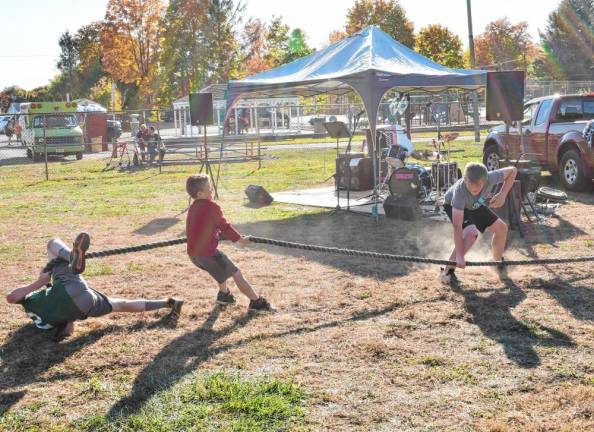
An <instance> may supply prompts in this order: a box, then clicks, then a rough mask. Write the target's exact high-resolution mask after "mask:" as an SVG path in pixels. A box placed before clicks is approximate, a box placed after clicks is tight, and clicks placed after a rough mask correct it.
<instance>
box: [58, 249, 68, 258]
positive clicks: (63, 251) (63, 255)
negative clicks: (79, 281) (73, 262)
mask: <svg viewBox="0 0 594 432" xmlns="http://www.w3.org/2000/svg"><path fill="white" fill-rule="evenodd" d="M58 257H59V258H62V259H63V260H64V261H70V249H68V248H62V249H60V250H59V252H58Z"/></svg>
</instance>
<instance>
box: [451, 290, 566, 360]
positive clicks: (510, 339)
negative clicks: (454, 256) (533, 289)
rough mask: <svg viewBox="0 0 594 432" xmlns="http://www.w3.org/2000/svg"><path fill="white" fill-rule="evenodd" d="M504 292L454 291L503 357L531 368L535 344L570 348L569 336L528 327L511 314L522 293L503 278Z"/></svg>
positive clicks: (543, 328) (536, 358)
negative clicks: (499, 348) (502, 350)
mask: <svg viewBox="0 0 594 432" xmlns="http://www.w3.org/2000/svg"><path fill="white" fill-rule="evenodd" d="M505 285H506V287H507V291H508V292H502V291H496V292H493V293H492V294H490V295H489V296H487V297H484V296H481V295H479V294H477V292H474V291H465V290H463V289H461V288H460V286H456V287H454V289H453V290H454V292H456V293H458V294H461V295H462V296H463V297H464V307H465V309H466V311H467V312H468V313H470V314H471V315H472V322H473V323H474V324H475V325H477V326H478V327H479V329H480V330H481V332H482V333H483V335H485V336H486V337H488V338H489V339H491V340H493V341H495V342H497V343H500V344H501V345H502V346H503V349H504V351H505V354H506V356H507V358H509V359H510V360H511V361H513V362H514V363H516V364H517V365H518V366H520V367H523V368H534V367H536V366H538V365H539V364H540V358H539V357H538V354H537V353H536V351H535V349H534V346H535V345H544V346H564V347H570V346H574V345H575V344H574V342H573V341H572V340H571V338H570V337H569V336H567V335H566V334H564V333H562V332H560V331H559V330H555V329H553V328H550V327H546V326H543V325H540V324H535V325H534V326H529V325H527V323H524V322H522V321H519V320H518V319H517V318H516V317H514V316H513V314H512V309H513V308H514V307H516V306H518V305H519V304H520V303H521V302H522V301H523V300H524V299H525V298H526V294H525V293H524V292H523V291H522V290H521V289H520V288H519V287H518V286H517V285H516V284H515V283H513V282H512V281H511V280H509V279H506V280H505Z"/></svg>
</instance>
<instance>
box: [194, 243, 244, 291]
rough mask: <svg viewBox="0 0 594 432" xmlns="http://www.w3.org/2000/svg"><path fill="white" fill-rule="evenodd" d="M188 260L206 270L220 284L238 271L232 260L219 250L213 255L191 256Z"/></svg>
mask: <svg viewBox="0 0 594 432" xmlns="http://www.w3.org/2000/svg"><path fill="white" fill-rule="evenodd" d="M190 260H191V261H192V262H193V263H194V265H195V266H196V267H198V268H201V269H202V270H204V271H206V272H207V273H208V274H209V275H211V276H212V277H213V278H214V279H215V280H216V281H217V282H218V283H220V284H222V283H223V282H225V281H226V280H227V279H229V278H230V277H231V276H233V275H234V274H235V273H237V271H239V269H238V268H237V267H236V266H235V264H233V261H231V260H230V259H229V257H227V255H225V254H224V253H223V252H221V251H219V250H217V251H216V252H215V254H214V255H213V256H205V257H201V256H191V257H190Z"/></svg>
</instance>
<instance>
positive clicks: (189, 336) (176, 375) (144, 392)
mask: <svg viewBox="0 0 594 432" xmlns="http://www.w3.org/2000/svg"><path fill="white" fill-rule="evenodd" d="M445 298H446V297H445V296H438V297H435V298H431V299H425V300H417V301H412V302H407V303H402V302H396V303H392V304H389V305H387V306H385V307H383V308H381V309H376V310H366V311H363V312H359V313H355V314H353V315H352V316H350V317H348V318H345V319H342V320H335V321H328V322H322V323H320V324H317V325H314V326H302V327H297V328H293V329H289V330H286V331H283V332H278V333H269V334H267V333H258V334H255V335H252V336H248V337H246V338H244V339H241V340H238V341H236V342H233V343H229V344H224V345H221V346H218V347H216V348H212V349H211V348H209V347H210V345H212V344H213V342H215V341H216V340H217V339H220V338H222V337H225V336H227V335H229V334H230V333H232V332H233V331H234V330H236V329H238V328H240V327H243V326H245V325H246V324H247V323H248V322H249V321H250V320H251V319H252V318H253V315H243V316H241V317H239V318H238V319H236V320H235V321H233V322H232V323H231V324H230V325H228V326H226V327H224V328H223V329H221V330H218V331H214V330H213V326H214V324H215V322H216V320H217V319H218V317H219V315H220V310H221V309H220V307H218V306H215V307H214V308H213V309H212V310H211V312H210V313H209V314H208V316H207V318H206V320H205V321H204V323H203V324H202V326H201V327H200V328H198V329H197V330H194V331H192V332H190V333H186V334H184V335H182V336H180V337H179V338H177V339H175V340H173V341H172V342H171V343H169V344H168V345H167V346H165V347H164V348H163V349H162V350H161V352H160V353H159V354H158V355H157V356H155V357H154V358H153V360H152V361H151V363H150V364H149V365H147V366H146V367H145V368H144V369H143V370H142V371H141V372H140V373H139V374H138V376H137V377H136V379H135V380H134V386H133V388H132V390H131V391H130V393H129V394H128V395H127V396H126V397H124V398H122V399H120V400H119V401H118V402H116V403H115V404H114V405H113V406H112V407H111V409H110V410H109V413H108V414H107V416H108V417H111V418H115V419H120V418H122V417H127V416H130V415H133V414H134V413H136V412H138V411H139V410H140V409H141V408H142V406H143V405H144V403H145V402H146V401H148V400H149V399H150V398H151V397H152V396H153V395H154V394H156V393H157V392H161V391H164V390H167V389H168V388H170V387H171V386H173V385H175V383H177V382H178V381H179V380H180V379H181V378H182V377H183V376H184V375H186V374H188V373H191V372H193V371H194V370H196V369H197V368H198V367H199V366H200V364H201V363H204V362H205V361H206V360H208V359H209V358H212V357H214V356H216V355H218V354H221V353H224V352H227V351H229V350H232V349H234V348H238V347H240V346H243V345H246V344H248V343H250V342H252V341H255V340H258V341H261V340H267V339H276V338H281V337H284V336H290V335H297V334H304V333H312V332H316V331H319V330H323V329H326V328H333V327H338V326H340V325H343V324H344V323H347V322H356V321H364V320H368V319H372V318H375V317H379V316H382V315H385V314H387V313H390V312H392V311H394V310H397V309H399V308H402V307H406V306H410V305H413V304H422V303H433V302H438V301H444V300H445Z"/></svg>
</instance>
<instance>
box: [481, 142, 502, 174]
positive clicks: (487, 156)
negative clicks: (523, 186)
mask: <svg viewBox="0 0 594 432" xmlns="http://www.w3.org/2000/svg"><path fill="white" fill-rule="evenodd" d="M500 160H501V154H500V153H499V148H498V147H497V146H496V145H494V144H491V145H490V146H488V147H487V148H486V149H485V152H484V153H483V164H484V165H485V166H486V167H487V171H494V170H496V169H499V161H500Z"/></svg>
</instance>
